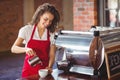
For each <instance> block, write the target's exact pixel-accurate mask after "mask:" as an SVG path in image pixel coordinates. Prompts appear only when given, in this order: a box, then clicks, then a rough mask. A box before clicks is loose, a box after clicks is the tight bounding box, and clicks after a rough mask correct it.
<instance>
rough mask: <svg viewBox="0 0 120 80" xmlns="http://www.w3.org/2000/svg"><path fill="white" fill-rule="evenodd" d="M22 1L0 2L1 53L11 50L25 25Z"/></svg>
mask: <svg viewBox="0 0 120 80" xmlns="http://www.w3.org/2000/svg"><path fill="white" fill-rule="evenodd" d="M22 4H23V3H22V0H0V51H6V50H10V48H11V46H12V44H13V43H14V41H15V39H16V37H17V33H18V30H19V28H20V27H21V26H22V23H23V6H22Z"/></svg>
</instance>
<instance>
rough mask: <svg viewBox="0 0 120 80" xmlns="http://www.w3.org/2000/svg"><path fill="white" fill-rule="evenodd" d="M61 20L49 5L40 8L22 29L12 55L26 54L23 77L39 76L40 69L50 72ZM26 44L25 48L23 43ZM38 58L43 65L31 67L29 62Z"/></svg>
mask: <svg viewBox="0 0 120 80" xmlns="http://www.w3.org/2000/svg"><path fill="white" fill-rule="evenodd" d="M59 20H60V15H59V13H58V11H57V10H56V9H55V7H54V6H52V5H51V4H49V3H44V4H43V5H41V6H39V7H38V8H37V10H36V12H35V14H34V15H33V18H32V20H31V22H30V23H29V24H28V25H25V26H24V27H22V28H21V29H20V31H19V34H18V37H17V39H16V41H15V43H14V44H13V46H12V48H11V51H12V53H26V57H25V60H24V66H23V70H22V77H27V76H31V75H35V74H38V70H39V69H43V68H47V69H48V70H49V71H50V72H51V71H52V66H53V64H54V59H55V45H54V32H55V28H56V26H57V24H58V22H59ZM24 42H25V47H23V46H22V45H23V43H24ZM36 55H37V56H38V57H39V58H40V59H41V61H42V65H41V64H37V65H35V66H31V65H30V64H29V63H28V60H29V59H30V58H31V57H33V56H36Z"/></svg>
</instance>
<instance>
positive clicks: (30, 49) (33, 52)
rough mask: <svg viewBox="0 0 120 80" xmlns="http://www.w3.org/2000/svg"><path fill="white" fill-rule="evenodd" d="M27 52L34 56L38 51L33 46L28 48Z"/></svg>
mask: <svg viewBox="0 0 120 80" xmlns="http://www.w3.org/2000/svg"><path fill="white" fill-rule="evenodd" d="M25 52H26V54H28V55H29V56H34V55H36V52H35V51H34V50H33V49H32V48H26V51H25Z"/></svg>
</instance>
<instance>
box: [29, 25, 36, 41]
mask: <svg viewBox="0 0 120 80" xmlns="http://www.w3.org/2000/svg"><path fill="white" fill-rule="evenodd" d="M36 26H37V24H35V25H34V28H33V31H32V35H31V37H30V39H32V38H33V35H34V32H35V29H36Z"/></svg>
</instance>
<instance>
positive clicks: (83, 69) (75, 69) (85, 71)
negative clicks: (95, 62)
mask: <svg viewBox="0 0 120 80" xmlns="http://www.w3.org/2000/svg"><path fill="white" fill-rule="evenodd" d="M70 72H75V73H80V74H85V75H94V74H93V73H94V69H93V67H87V66H79V65H74V66H72V67H71V68H70Z"/></svg>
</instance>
